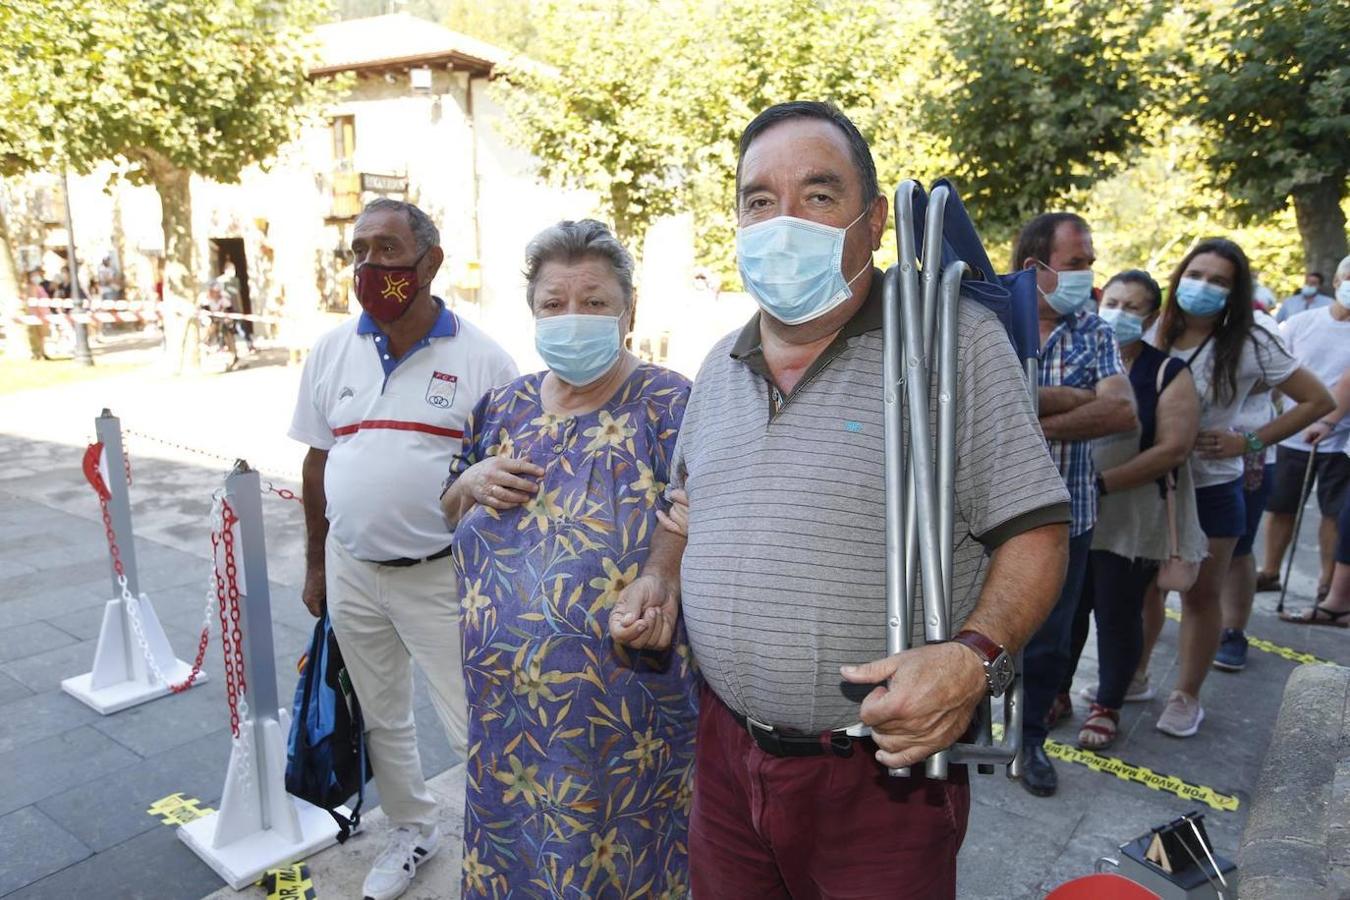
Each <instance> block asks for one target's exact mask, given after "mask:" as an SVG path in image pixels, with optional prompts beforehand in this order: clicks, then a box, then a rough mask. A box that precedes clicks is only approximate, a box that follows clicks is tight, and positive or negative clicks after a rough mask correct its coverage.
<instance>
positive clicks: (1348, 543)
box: [1281, 256, 1350, 628]
mask: <svg viewBox="0 0 1350 900" xmlns="http://www.w3.org/2000/svg"><path fill="white" fill-rule="evenodd" d="M1332 285H1333V290H1335V292H1336V309H1337V310H1350V256H1347V257H1345V259H1342V260H1341V262H1340V265H1338V266H1337V267H1336V275H1335V278H1334V279H1333V280H1332ZM1342 321H1343V320H1342ZM1332 396H1333V397H1334V399H1335V401H1336V408H1335V409H1334V410H1333V411H1332V412H1331V413H1329V414H1328V415H1326V416H1325V417H1324V418H1323V419H1322V421H1320V422H1319V423H1318V424H1317V425H1314V426H1313V427H1312V428H1310V429H1308V431H1309V432H1313V431H1315V430H1321V429H1326V434H1325V435H1323V436H1321V437H1320V438H1318V440H1317V442H1316V447H1317V450H1318V451H1319V452H1320V451H1321V449H1322V445H1323V443H1324V442H1326V441H1327V440H1329V439H1330V436H1331V435H1334V434H1336V433H1337V432H1340V431H1341V430H1342V423H1344V422H1345V420H1346V417H1347V413H1350V368H1347V369H1345V370H1343V371H1342V372H1341V377H1340V378H1339V379H1337V381H1336V386H1335V388H1334V389H1333V391H1332ZM1319 426H1321V429H1319ZM1305 436H1306V435H1305ZM1312 437H1318V436H1317V434H1313V435H1312ZM1345 452H1346V453H1350V442H1347V445H1346V448H1345ZM1336 531H1337V535H1336V549H1335V565H1334V567H1333V570H1332V575H1331V584H1330V588H1331V589H1330V590H1329V591H1328V592H1327V594H1326V596H1325V597H1320V596H1319V597H1318V599H1317V600H1316V601H1315V602H1314V603H1313V605H1312V608H1310V609H1309V610H1308V611H1307V612H1305V613H1285V614H1284V615H1282V616H1281V618H1283V619H1284V620H1285V621H1286V622H1292V623H1293V624H1295V625H1331V626H1334V627H1336V628H1345V627H1347V626H1350V502H1342V503H1341V509H1340V514H1339V516H1338V520H1337V529H1336Z"/></svg>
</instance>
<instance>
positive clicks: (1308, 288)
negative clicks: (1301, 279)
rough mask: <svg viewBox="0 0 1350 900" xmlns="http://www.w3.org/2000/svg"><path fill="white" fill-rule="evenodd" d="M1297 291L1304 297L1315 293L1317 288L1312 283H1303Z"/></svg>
mask: <svg viewBox="0 0 1350 900" xmlns="http://www.w3.org/2000/svg"><path fill="white" fill-rule="evenodd" d="M1299 293H1301V294H1302V295H1303V296H1305V297H1312V296H1314V295H1315V294H1316V293H1317V288H1316V287H1315V286H1314V285H1311V284H1305V285H1304V286H1303V287H1301V288H1299Z"/></svg>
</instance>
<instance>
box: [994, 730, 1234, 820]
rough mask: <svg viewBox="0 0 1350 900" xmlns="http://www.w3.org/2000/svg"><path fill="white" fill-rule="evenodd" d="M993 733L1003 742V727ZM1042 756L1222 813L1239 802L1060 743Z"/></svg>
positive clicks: (1048, 743) (1047, 745)
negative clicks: (1085, 767)
mask: <svg viewBox="0 0 1350 900" xmlns="http://www.w3.org/2000/svg"><path fill="white" fill-rule="evenodd" d="M993 731H994V740H996V741H998V740H1002V739H1003V726H1002V725H999V724H997V723H996V724H995V725H994V728H993ZM1045 752H1046V753H1047V754H1048V755H1050V756H1053V757H1054V758H1055V759H1061V760H1063V761H1064V762H1071V763H1078V764H1079V765H1080V766H1087V767H1088V768H1089V769H1092V770H1093V771H1094V772H1104V773H1105V774H1107V775H1112V776H1114V777H1116V778H1119V779H1120V780H1121V781H1132V782H1134V783H1135V784H1142V785H1144V787H1148V788H1152V789H1153V790H1155V791H1164V792H1165V793H1168V794H1175V795H1176V796H1178V797H1180V798H1182V799H1183V800H1192V801H1195V802H1197V803H1203V804H1205V805H1206V806H1209V807H1212V808H1214V809H1217V810H1221V811H1223V812H1232V811H1234V810H1236V809H1237V808H1238V802H1239V801H1238V798H1237V797H1234V796H1233V795H1231V794H1222V793H1220V792H1218V791H1216V790H1214V788H1211V787H1206V786H1205V785H1203V784H1192V783H1191V782H1189V781H1183V780H1182V779H1180V778H1177V777H1176V776H1175V775H1165V774H1163V773H1162V772H1155V771H1153V770H1152V769H1150V768H1148V767H1146V766H1136V765H1132V764H1130V763H1127V762H1125V761H1124V760H1123V759H1117V758H1116V757H1114V756H1103V755H1102V754H1100V753H1097V752H1095V751H1092V750H1081V749H1079V748H1078V747H1071V746H1069V745H1068V744H1061V743H1060V742H1059V741H1052V740H1048V739H1047V740H1046V742H1045Z"/></svg>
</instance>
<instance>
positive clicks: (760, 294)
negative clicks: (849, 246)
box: [736, 210, 871, 325]
mask: <svg viewBox="0 0 1350 900" xmlns="http://www.w3.org/2000/svg"><path fill="white" fill-rule="evenodd" d="M866 214H867V210H863V211H862V213H860V214H859V215H858V218H857V219H854V220H853V221H852V222H850V223H848V225H846V226H845V227H843V228H836V227H834V226H832V225H822V224H820V223H819V222H812V221H809V220H807V219H798V218H796V217H795V216H778V217H777V218H774V219H769V220H768V221H767V222H759V223H757V224H754V225H748V226H746V227H745V228H742V229H740V230H738V231H737V232H736V258H737V260H738V262H739V263H740V269H741V281H743V282H744V283H745V289H746V290H747V291H749V292H750V296H752V297H754V298H755V302H757V303H758V304H759V306H760V309H762V310H764V311H765V312H766V313H768V314H769V315H771V316H773V317H774V318H775V319H777V320H778V321H780V322H782V323H783V324H784V325H800V324H802V323H803V322H810V321H811V320H812V319H818V318H820V317H821V316H823V315H825V314H826V313H827V312H829V311H830V310H832V309H834V308H835V307H836V306H838V305H839V304H841V303H843V302H844V301H845V300H847V299H848V298H849V297H850V296H852V294H853V291H852V290H851V288H850V286H851V285H852V284H853V282H854V281H856V280H857V279H858V276H859V275H862V273H863V272H865V271H867V267H868V266H870V265H871V261H870V260H869V261H868V263H867V265H865V266H863V267H862V268H861V269H859V270H858V271H857V272H856V273H854V275H853V277H852V278H848V279H845V278H844V272H843V262H844V238H845V237H846V236H847V235H848V230H849V229H850V228H852V227H853V226H854V225H856V224H857V223H858V221H859V220H861V219H862V217H863V216H865V215H866Z"/></svg>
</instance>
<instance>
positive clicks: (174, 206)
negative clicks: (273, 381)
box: [0, 0, 329, 363]
mask: <svg viewBox="0 0 1350 900" xmlns="http://www.w3.org/2000/svg"><path fill="white" fill-rule="evenodd" d="M0 8H3V10H4V12H3V14H0V15H2V16H3V17H2V18H0V67H2V68H3V69H4V70H5V77H4V79H3V82H2V83H3V87H0V109H3V110H4V113H5V115H4V117H3V122H4V124H3V125H0V167H3V171H4V172H5V173H6V174H13V173H16V172H24V171H33V170H38V169H60V168H61V167H66V168H69V169H70V170H72V171H74V172H85V171H88V170H89V169H90V168H91V167H92V166H93V165H94V164H96V163H97V162H98V161H100V160H104V159H113V158H117V157H122V158H124V159H126V160H128V161H129V162H130V163H132V167H131V169H130V176H129V177H130V178H132V179H133V180H134V181H137V182H141V183H149V184H153V185H154V186H155V188H156V190H157V191H158V193H159V197H160V204H161V208H162V223H163V231H164V249H165V262H166V265H165V292H166V295H167V296H170V297H173V298H176V299H178V300H184V299H187V298H190V297H191V296H192V295H193V294H194V293H195V289H194V288H195V284H194V278H193V269H194V260H193V242H192V204H191V194H190V192H189V186H190V181H191V176H192V175H193V174H194V173H195V174H198V175H201V176H203V177H206V178H210V179H213V180H216V181H222V182H229V181H235V180H237V179H238V178H239V175H240V173H241V172H242V171H243V169H244V168H245V167H247V166H248V165H250V164H253V163H261V162H265V161H266V160H268V159H269V158H270V157H272V156H273V155H274V154H275V153H276V151H277V150H278V149H279V148H280V147H281V146H282V145H284V144H286V143H287V142H288V141H290V140H291V139H292V138H293V137H294V135H295V134H296V132H297V129H298V127H299V125H300V122H301V119H300V114H301V111H303V110H305V109H306V108H310V107H312V105H314V104H316V103H317V102H319V101H320V100H321V98H322V97H323V96H324V95H325V94H324V92H325V91H326V90H328V89H329V88H328V87H326V86H320V85H315V84H312V83H311V82H310V81H309V80H308V78H307V77H306V71H307V68H308V65H307V64H308V62H309V61H310V58H311V57H310V53H311V52H312V51H311V47H310V39H309V35H310V32H311V31H312V29H313V27H314V26H315V25H317V24H319V23H320V22H322V21H325V20H326V18H327V7H326V5H325V3H324V2H323V0H232V2H229V3H217V2H213V0H7V2H6V4H4V6H3V7H0ZM169 312H170V313H174V312H179V313H180V314H181V313H184V312H186V310H177V311H175V310H169ZM171 324H173V323H171ZM177 324H179V325H181V324H182V323H181V321H180V322H178V323H177ZM170 337H171V339H173V340H174V343H175V345H176V346H178V347H179V348H180V352H181V348H182V346H183V343H182V340H181V339H180V338H181V336H177V335H171V336H170ZM180 363H181V359H180Z"/></svg>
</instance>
